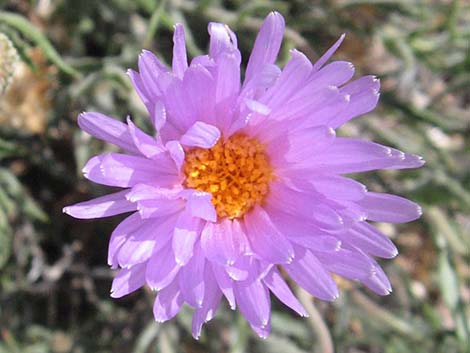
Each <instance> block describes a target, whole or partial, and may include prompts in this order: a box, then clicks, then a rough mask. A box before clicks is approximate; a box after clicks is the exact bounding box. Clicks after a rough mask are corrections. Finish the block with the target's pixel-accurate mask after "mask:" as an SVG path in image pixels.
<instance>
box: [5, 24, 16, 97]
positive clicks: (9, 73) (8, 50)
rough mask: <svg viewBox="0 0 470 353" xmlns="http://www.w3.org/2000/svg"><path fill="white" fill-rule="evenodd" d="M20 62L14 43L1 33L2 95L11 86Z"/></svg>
mask: <svg viewBox="0 0 470 353" xmlns="http://www.w3.org/2000/svg"><path fill="white" fill-rule="evenodd" d="M18 62H19V56H18V52H17V51H16V49H15V47H14V45H13V43H12V42H11V41H10V39H9V38H8V37H7V36H6V35H5V34H4V33H0V94H3V93H4V92H5V91H6V89H7V88H8V86H9V85H10V83H11V80H12V78H13V74H14V72H15V68H16V65H17V64H18Z"/></svg>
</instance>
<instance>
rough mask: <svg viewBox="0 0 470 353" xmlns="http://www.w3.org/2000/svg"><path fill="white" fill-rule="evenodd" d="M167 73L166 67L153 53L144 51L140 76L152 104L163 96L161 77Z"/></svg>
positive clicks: (140, 62) (140, 65) (140, 64)
mask: <svg viewBox="0 0 470 353" xmlns="http://www.w3.org/2000/svg"><path fill="white" fill-rule="evenodd" d="M167 71H168V69H167V68H166V66H165V65H164V64H163V63H161V62H160V60H158V59H157V57H156V56H155V55H154V54H153V53H152V52H150V51H148V50H143V51H142V53H141V54H140V55H139V74H140V77H141V79H142V82H143V84H144V86H145V89H146V91H147V94H148V96H147V98H148V99H149V101H150V102H152V101H153V102H155V101H156V100H158V98H159V97H160V96H161V95H162V90H161V88H160V82H159V81H160V80H159V76H162V74H164V73H166V72H167Z"/></svg>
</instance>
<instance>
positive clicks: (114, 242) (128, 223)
mask: <svg viewBox="0 0 470 353" xmlns="http://www.w3.org/2000/svg"><path fill="white" fill-rule="evenodd" d="M145 222H146V221H142V219H141V218H140V215H139V214H138V213H133V214H132V215H130V216H129V217H127V218H126V219H124V220H123V221H122V222H121V223H119V225H118V226H117V227H116V229H114V231H113V233H112V234H111V239H110V240H109V247H108V265H110V266H111V267H112V268H117V266H118V262H117V258H116V257H117V253H118V250H119V248H120V247H121V246H122V244H124V242H125V241H126V239H127V237H128V236H129V234H131V233H133V232H135V231H136V230H137V229H139V227H141V226H142V225H143V224H145Z"/></svg>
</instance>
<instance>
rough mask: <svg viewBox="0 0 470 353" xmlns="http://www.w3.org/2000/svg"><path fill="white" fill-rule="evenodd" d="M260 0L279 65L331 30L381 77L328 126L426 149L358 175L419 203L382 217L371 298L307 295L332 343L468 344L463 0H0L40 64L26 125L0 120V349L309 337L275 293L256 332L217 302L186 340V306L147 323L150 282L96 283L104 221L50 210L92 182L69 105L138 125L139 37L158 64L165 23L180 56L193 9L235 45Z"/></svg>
mask: <svg viewBox="0 0 470 353" xmlns="http://www.w3.org/2000/svg"><path fill="white" fill-rule="evenodd" d="M272 9H277V10H278V11H280V12H282V13H283V15H284V16H285V17H286V22H287V24H288V26H289V28H288V29H287V32H286V40H285V43H284V45H283V49H282V55H281V57H280V59H279V60H280V62H281V63H285V62H286V61H287V60H288V58H289V53H288V51H289V49H291V48H294V47H297V48H299V49H300V50H302V51H304V52H305V53H306V54H307V55H308V56H309V57H310V58H311V59H312V60H314V59H316V58H318V55H319V54H320V53H321V52H322V51H324V50H325V49H327V48H328V46H329V45H330V44H331V43H333V42H334V41H335V40H336V38H338V37H339V35H340V34H341V33H343V32H346V33H347V34H348V35H347V37H346V41H345V43H344V46H343V47H342V49H340V50H339V51H338V53H337V55H336V58H341V59H347V60H351V61H353V62H354V63H355V64H356V68H357V70H358V72H359V73H360V74H370V73H378V74H379V76H380V78H381V79H382V83H383V89H382V98H381V101H380V105H379V108H378V109H377V110H375V111H374V112H373V113H370V114H369V115H368V116H366V117H363V118H359V119H356V120H355V121H353V122H351V123H349V124H348V125H347V126H346V127H345V128H344V129H342V130H341V133H342V134H347V135H353V136H358V135H360V136H364V137H368V138H371V139H374V140H376V141H378V142H382V143H385V144H388V145H392V146H394V147H397V148H400V149H403V150H406V151H409V152H413V153H417V154H420V155H422V156H424V158H425V160H426V162H427V163H426V165H425V167H423V168H422V169H421V170H417V171H403V172H399V173H396V172H378V173H369V174H367V175H361V176H359V178H360V179H361V180H362V181H364V182H365V183H366V184H367V185H369V187H370V189H371V190H374V191H386V192H394V193H397V194H400V195H404V196H406V197H408V198H411V199H414V200H416V201H418V202H419V203H420V204H421V205H422V206H423V210H424V215H423V218H422V219H421V220H420V221H418V222H415V223H412V224H409V225H403V226H400V227H396V228H386V229H385V230H386V231H387V232H388V233H389V234H391V235H393V236H394V240H395V241H396V243H397V244H398V247H399V249H400V252H401V254H400V255H399V257H398V258H397V259H394V260H392V261H384V262H382V263H383V264H384V265H385V267H386V271H387V273H388V274H389V275H390V277H391V281H392V284H393V285H394V292H393V293H392V295H390V296H389V297H386V298H379V297H377V296H375V295H373V294H371V293H370V292H367V291H364V290H363V289H361V288H360V287H358V286H356V285H355V284H352V285H347V286H346V288H344V290H343V292H342V295H341V297H340V299H339V300H338V301H337V302H336V303H334V304H325V303H317V304H318V305H317V309H318V311H319V312H320V313H321V315H322V317H323V320H324V322H325V323H326V325H327V327H328V330H329V334H330V335H331V337H332V340H333V342H334V344H335V346H336V350H337V351H338V352H390V353H392V352H393V353H398V352H410V351H412V352H416V353H421V352H422V353H425V352H426V353H427V352H447V353H452V352H470V348H469V346H470V342H469V337H470V330H469V326H470V299H469V298H470V265H469V262H470V237H469V234H470V192H469V191H468V190H470V159H469V158H468V149H469V147H470V141H469V139H468V135H469V133H470V131H469V124H470V114H469V111H470V110H469V108H470V50H469V43H470V4H468V2H466V1H463V0H462V1H459V0H454V1H431V0H413V1H398V0H387V1H372V0H364V1H362V0H361V1H356V0H337V1H336V0H335V1H325V0H318V1H310V0H296V1H269V0H255V1H251V2H248V3H247V2H245V1H241V0H232V1H220V0H204V1H199V2H196V1H190V0H178V1H176V0H175V1H172V0H167V1H158V0H138V1H126V0H110V1H72V0H57V1H15V2H11V3H7V4H3V5H0V31H2V32H3V33H5V35H7V36H8V37H9V38H10V41H11V42H12V43H13V45H14V46H15V47H16V49H17V50H18V53H19V55H20V57H21V59H22V60H23V61H24V62H25V63H26V64H27V65H29V66H30V67H31V68H32V69H33V70H36V71H37V70H38V68H37V67H36V65H37V64H36V63H35V62H34V60H33V59H32V58H31V57H30V54H29V53H30V51H29V48H30V47H38V48H40V49H41V50H42V52H43V54H44V56H45V58H46V59H47V60H48V62H49V65H51V66H52V67H55V68H56V73H52V74H51V75H52V77H51V80H52V81H53V82H54V84H52V85H51V87H50V90H49V93H48V94H49V95H50V96H51V97H52V105H51V108H50V110H49V112H48V116H47V122H46V123H45V124H44V127H43V131H42V132H40V133H35V134H32V133H30V132H28V131H27V130H23V129H18V128H15V127H14V126H10V125H9V124H6V123H2V125H1V126H0V161H1V166H0V271H1V272H0V353H3V352H74V353H75V352H76V353H81V352H97V353H98V352H103V353H104V352H118V353H119V352H136V353H144V352H163V353H165V352H175V353H176V352H209V351H210V352H232V353H242V352H264V353H269V352H271V353H274V352H312V351H314V352H321V351H322V347H321V346H320V342H321V340H319V339H318V337H317V332H314V331H312V327H315V326H314V325H310V324H309V319H300V318H297V317H295V315H293V314H291V313H290V312H289V311H288V309H286V308H285V307H283V306H282V305H280V304H279V303H278V302H276V301H273V333H272V335H271V336H270V338H268V339H267V340H266V341H262V340H260V339H258V338H256V337H255V335H254V334H253V333H252V332H251V331H250V328H249V327H248V325H247V324H246V322H245V321H244V320H243V319H242V318H241V317H240V315H238V314H237V313H233V312H232V311H230V310H229V309H228V308H227V305H225V304H223V305H222V306H221V309H220V310H219V313H218V315H217V317H216V318H215V319H214V320H213V321H212V322H211V323H209V324H208V325H207V326H206V327H205V329H204V330H203V335H202V337H201V340H200V341H198V342H196V341H194V340H193V339H192V338H191V335H190V326H191V323H190V320H191V310H190V309H188V308H184V310H182V312H181V313H180V315H179V316H178V317H177V318H176V319H174V320H172V321H171V322H170V323H167V324H164V325H159V324H156V323H155V322H154V321H153V318H152V312H151V308H152V301H153V298H154V293H151V292H149V291H145V290H141V291H139V292H138V293H136V294H133V295H131V296H129V297H128V298H124V299H120V300H113V299H110V298H109V295H108V294H109V288H110V283H111V278H112V273H111V272H110V271H109V270H108V269H107V267H106V250H107V240H108V237H109V234H110V232H111V230H112V228H113V226H114V225H116V224H117V222H118V219H116V218H114V219H113V220H104V221H99V222H78V221H75V220H73V219H71V218H69V217H67V216H64V215H63V214H62V213H61V208H62V207H63V206H65V205H67V204H71V203H73V202H77V201H81V200H84V199H87V198H91V197H93V196H97V195H100V194H103V193H105V192H106V190H105V189H104V188H99V187H97V186H94V185H92V184H91V183H88V182H86V181H84V180H83V178H81V176H80V170H81V168H82V166H83V165H84V163H85V162H86V160H87V159H88V158H89V157H90V156H92V155H93V154H96V153H97V152H100V151H103V150H106V149H111V148H112V147H111V146H109V145H104V144H102V143H101V142H98V141H96V140H93V139H90V138H89V137H88V136H87V135H85V134H84V133H82V132H80V131H79V129H78V127H77V126H76V116H77V115H78V113H80V112H81V111H85V110H94V111H100V112H103V113H107V114H109V115H112V116H115V117H117V118H119V119H124V118H125V116H126V115H128V114H129V115H131V116H132V117H133V119H134V120H135V121H137V122H138V124H140V125H141V126H146V125H145V124H148V121H147V120H146V119H147V118H146V113H145V109H143V108H142V105H141V103H140V102H139V100H138V98H137V97H136V95H135V94H134V93H133V92H132V87H131V85H130V84H129V81H128V79H127V77H126V75H125V70H126V69H127V68H128V67H133V68H135V67H136V62H137V57H138V54H139V52H140V50H141V49H142V48H143V47H147V48H148V49H152V50H154V51H156V52H158V53H159V55H160V57H161V58H162V60H163V61H165V62H171V37H172V28H173V24H174V23H175V22H182V23H184V24H185V25H186V33H187V38H188V50H189V52H190V55H191V56H194V55H198V54H200V53H203V52H204V51H205V50H206V47H207V41H208V35H207V31H206V24H207V22H208V21H221V22H226V23H228V24H229V25H230V26H231V27H232V28H233V29H235V30H236V31H237V33H238V35H239V45H240V48H241V50H242V52H243V54H244V57H245V58H246V57H247V55H248V54H249V50H250V48H251V45H252V43H253V40H254V37H255V34H256V30H257V28H258V27H259V25H260V23H261V21H262V18H263V17H264V16H265V15H266V14H267V13H268V12H269V11H270V10H272ZM1 54H2V53H0V55H1ZM1 99H2V97H0V100H1ZM33 103H34V102H32V104H33ZM0 114H1V110H0ZM9 118H13V117H9ZM2 121H3V120H2ZM18 166H19V168H18ZM117 218H119V217H117Z"/></svg>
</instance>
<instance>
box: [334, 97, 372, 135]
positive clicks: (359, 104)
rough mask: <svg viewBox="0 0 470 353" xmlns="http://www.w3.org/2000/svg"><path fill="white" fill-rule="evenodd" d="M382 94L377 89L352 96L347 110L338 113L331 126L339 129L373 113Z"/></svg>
mask: <svg viewBox="0 0 470 353" xmlns="http://www.w3.org/2000/svg"><path fill="white" fill-rule="evenodd" d="M379 97H380V93H379V92H378V91H377V90H375V89H368V90H366V91H363V92H361V93H358V94H355V95H352V96H350V99H349V104H348V107H347V109H344V110H343V111H342V112H340V113H338V114H337V115H336V117H335V118H334V119H332V120H331V122H330V124H331V126H333V127H334V128H338V127H340V126H341V125H343V124H344V123H346V122H347V121H349V120H351V119H352V118H355V117H358V116H360V115H362V114H365V113H368V112H370V111H372V110H373V109H374V108H375V107H376V106H377V102H378V101H379Z"/></svg>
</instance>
